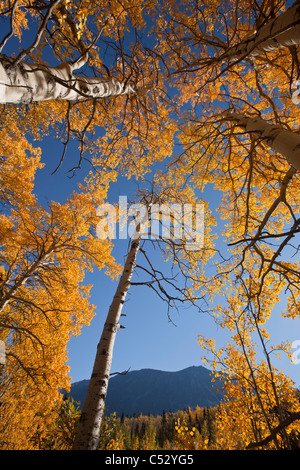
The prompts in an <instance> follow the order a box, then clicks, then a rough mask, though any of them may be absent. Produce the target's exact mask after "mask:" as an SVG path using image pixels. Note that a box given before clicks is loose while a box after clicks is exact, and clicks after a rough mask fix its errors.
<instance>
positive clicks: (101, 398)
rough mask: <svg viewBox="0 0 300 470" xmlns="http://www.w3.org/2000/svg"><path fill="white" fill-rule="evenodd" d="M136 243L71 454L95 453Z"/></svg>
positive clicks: (108, 320) (108, 323)
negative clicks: (89, 451) (75, 451)
mask: <svg viewBox="0 0 300 470" xmlns="http://www.w3.org/2000/svg"><path fill="white" fill-rule="evenodd" d="M139 245H140V239H136V240H133V241H132V243H131V247H130V251H129V253H128V255H127V259H126V262H125V266H124V270H123V274H122V276H121V278H120V281H119V284H118V287H117V290H116V293H115V296H114V298H113V301H112V304H111V306H110V308H109V312H108V315H107V318H106V322H105V325H104V328H103V332H102V335H101V339H100V342H99V344H98V346H97V353H96V358H95V362H94V367H93V372H92V375H91V378H90V382H89V387H88V390H87V395H86V398H85V402H84V405H83V409H82V413H81V417H80V421H79V425H78V429H77V435H76V437H75V440H74V444H73V450H97V448H98V445H99V434H100V426H101V421H102V417H103V413H104V407H105V399H106V394H107V388H108V381H109V375H110V370H111V363H112V357H113V348H114V342H115V337H116V334H117V332H118V330H119V328H120V325H119V320H120V316H121V312H122V308H123V304H124V301H125V297H126V294H127V292H128V289H129V287H130V281H131V277H132V274H133V271H134V268H135V260H136V256H137V253H138V250H139Z"/></svg>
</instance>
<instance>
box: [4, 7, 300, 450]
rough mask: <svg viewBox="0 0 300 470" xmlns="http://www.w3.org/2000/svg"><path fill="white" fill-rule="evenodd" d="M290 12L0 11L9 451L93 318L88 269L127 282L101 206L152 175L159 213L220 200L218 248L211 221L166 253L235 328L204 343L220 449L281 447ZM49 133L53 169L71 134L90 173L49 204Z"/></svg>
mask: <svg viewBox="0 0 300 470" xmlns="http://www.w3.org/2000/svg"><path fill="white" fill-rule="evenodd" d="M299 15H300V3H299V1H296V2H294V3H293V4H292V3H290V2H284V1H282V0H270V1H250V2H249V1H244V0H227V1H226V2H222V1H219V0H203V1H201V2H200V1H198V0H188V1H185V2H181V1H170V2H165V1H161V2H156V1H153V2H147V1H145V0H126V1H125V2H124V1H123V2H119V1H109V2H106V1H101V2H99V1H96V0H92V1H88V0H75V1H72V2H71V1H70V0H51V1H46V0H5V1H3V2H2V4H1V6H0V17H1V19H2V20H3V25H4V29H5V31H4V32H3V37H2V38H0V49H1V50H0V52H1V56H0V102H1V114H0V122H1V128H0V133H1V139H0V147H1V155H0V157H1V170H0V171H1V173H0V178H1V193H0V194H1V203H2V206H1V208H2V212H1V216H0V217H1V227H0V231H1V254H0V256H1V267H0V269H1V300H0V307H1V310H0V324H1V330H0V334H1V337H0V338H1V339H5V340H6V341H7V342H8V343H9V350H8V357H9V358H10V360H9V363H8V366H6V367H5V368H2V382H3V385H1V394H2V395H3V398H1V400H2V401H3V403H4V404H5V406H3V408H1V409H2V410H7V411H5V413H6V417H5V420H4V423H5V424H4V427H3V442H5V443H7V442H9V443H13V444H10V445H13V446H16V447H19V448H22V447H24V446H28V447H29V448H30V446H31V444H30V443H29V441H30V439H29V437H28V435H29V434H30V431H29V429H28V422H29V421H30V420H34V422H35V429H37V428H38V427H39V426H41V420H39V419H36V418H35V417H36V416H41V415H43V412H44V411H42V410H41V408H40V404H41V403H42V396H43V395H44V393H45V392H44V391H45V390H46V389H47V390H51V393H49V394H47V397H48V402H47V403H46V402H43V406H45V409H46V408H47V411H49V409H50V407H51V404H53V402H54V401H55V400H57V399H58V388H59V387H60V388H62V387H64V386H65V385H66V383H67V369H66V367H65V361H66V348H67V343H68V340H69V338H70V336H71V335H73V334H77V333H79V332H80V329H81V326H82V325H83V324H88V323H89V321H90V319H91V317H92V315H93V308H92V306H91V305H90V303H89V301H88V291H89V288H88V286H85V285H84V274H85V272H86V270H88V269H92V267H93V266H95V267H97V268H99V269H103V268H107V269H108V273H109V274H111V275H112V277H114V276H115V275H117V274H119V273H120V267H119V266H117V264H116V263H115V261H114V259H113V257H112V254H111V250H112V246H113V245H112V242H111V241H109V240H100V239H99V238H97V236H96V233H95V227H96V225H97V220H98V219H97V214H96V210H97V207H98V206H99V205H100V204H102V203H103V202H104V201H105V200H106V198H107V191H108V189H109V187H110V186H111V185H112V184H113V183H114V182H115V181H117V178H118V177H119V176H120V175H122V176H125V177H127V178H134V179H136V180H139V181H141V182H142V183H143V181H145V177H146V175H147V177H149V178H151V179H152V180H153V182H154V183H155V184H154V187H155V191H156V193H157V194H162V195H163V198H164V201H166V203H169V204H171V203H172V202H174V201H175V200H178V201H180V202H182V201H186V200H188V201H189V202H193V203H196V202H197V201H203V199H204V192H205V189H206V188H208V187H209V188H213V189H214V190H215V191H219V192H220V193H221V195H222V202H221V205H220V207H219V210H218V212H219V217H220V219H221V220H223V221H224V222H225V229H224V231H223V233H222V240H221V242H222V246H221V245H220V244H218V245H217V244H216V243H215V242H214V240H213V239H214V236H213V229H212V228H211V225H212V224H213V223H214V221H213V219H212V218H210V217H207V218H206V227H205V243H204V249H203V250H202V251H201V253H198V252H197V251H195V252H193V253H191V252H188V251H187V250H182V247H181V246H180V245H179V246H176V244H173V246H172V249H170V259H171V261H172V262H173V263H174V264H176V265H177V266H178V267H179V268H180V269H182V272H184V273H185V275H186V279H188V280H189V282H190V284H189V286H188V287H187V288H186V287H185V286H184V285H183V286H182V288H181V290H182V292H181V294H182V295H183V296H186V295H187V293H188V294H189V295H190V294H191V295H190V297H191V299H194V298H195V297H194V294H195V293H196V294H195V295H196V297H198V298H199V299H202V300H203V299H204V300H205V303H204V304H201V305H204V307H202V308H203V310H205V311H209V313H210V314H212V315H213V316H214V318H215V321H216V323H217V324H218V325H220V326H221V327H222V328H224V329H227V330H228V332H229V334H230V335H232V339H231V341H230V342H229V343H228V345H227V346H226V347H224V348H223V349H222V350H216V348H215V345H214V342H213V340H211V339H208V338H203V337H202V336H201V337H199V343H200V344H201V346H202V348H204V349H205V348H206V349H207V350H208V351H209V352H210V353H212V354H213V358H214V359H213V363H212V365H213V368H214V369H216V370H217V371H218V373H219V372H220V368H221V371H222V372H224V373H225V376H226V377H227V380H226V391H227V393H228V400H229V404H228V405H227V406H224V408H223V409H222V410H221V411H220V413H219V415H218V418H217V419H218V420H219V421H218V422H220V427H219V429H220V430H222V431H220V441H219V446H220V448H228V446H229V447H232V448H246V447H247V446H249V445H250V447H251V446H252V447H255V446H257V447H259V446H263V445H266V446H269V447H270V448H276V449H282V448H285V449H291V446H292V444H291V442H292V438H291V434H292V433H294V434H293V435H295V433H296V435H299V421H298V417H299V415H298V414H299V401H298V399H297V398H296V396H295V394H294V384H293V382H292V381H291V380H290V379H289V378H288V377H286V376H285V374H284V373H283V372H281V371H277V370H276V369H275V368H274V366H273V363H272V353H273V351H276V350H277V349H280V350H281V351H282V352H283V353H287V354H290V345H288V344H283V343H282V344H280V345H278V344H273V343H272V338H269V333H268V331H267V327H266V323H267V321H268V320H269V319H270V318H271V317H272V312H273V310H274V307H275V306H278V305H281V303H280V302H281V298H282V296H285V297H286V299H287V301H286V305H285V306H284V307H283V308H282V315H283V317H287V318H292V319H294V318H297V317H299V293H300V290H299V258H298V249H299V244H298V243H297V234H298V232H299V223H300V219H299V189H298V188H299V170H300V158H299V155H300V154H299V149H300V136H299V131H298V123H299V120H300V115H299V109H300V108H299V103H298V100H297V86H298V81H299V76H300V68H299V58H298V47H299V42H300V34H299V32H300V31H299V28H300V26H299V21H300V19H299ZM45 136H52V137H53V138H54V139H57V140H59V141H60V142H61V154H60V155H59V156H58V157H53V159H55V158H56V161H55V171H60V167H61V165H62V163H63V162H64V163H65V164H66V163H67V164H68V154H69V151H70V143H71V141H73V142H75V141H76V142H77V145H78V158H77V161H76V164H75V166H74V165H73V164H71V163H70V166H69V168H68V172H69V175H72V174H73V173H74V172H77V173H78V171H79V170H80V169H81V167H82V165H83V162H85V163H86V164H87V165H88V168H89V171H88V176H86V175H85V178H82V184H81V185H80V187H79V188H74V192H73V193H72V194H70V197H69V198H68V200H67V202H65V203H61V202H60V201H52V202H51V204H49V206H48V207H44V206H42V205H40V204H39V203H38V201H37V199H36V197H35V194H34V177H35V173H36V172H37V171H39V169H40V168H41V163H40V155H41V150H40V149H39V148H38V147H37V146H36V143H37V142H38V141H41V142H42V141H43V139H44V138H45ZM46 164H47V162H46ZM51 165H53V162H51ZM297 194H298V196H297ZM205 203H206V201H205ZM207 211H208V209H207ZM207 213H208V212H207ZM224 246H225V249H224ZM172 255H173V256H172ZM212 264H213V266H214V273H213V274H211V271H210V270H207V269H206V267H207V266H208V265H209V266H211V265H212ZM219 297H222V300H223V302H221V303H220V304H216V303H215V304H213V303H212V301H213V299H216V301H215V302H218V298H219ZM187 321H188V320H187ZM254 337H255V338H258V341H257V342H256V341H255V340H254ZM258 349H261V350H262V352H263V355H264V359H262V360H260V359H258V358H257V357H256V353H257V350H258ZM25 377H26V380H27V379H28V380H29V378H30V384H31V385H30V386H28V394H25V395H23V396H24V401H26V405H25V404H24V402H23V401H22V400H20V399H19V396H20V395H21V394H22V391H23V390H24V381H25ZM228 377H229V379H230V380H228ZM235 379H236V381H235ZM8 384H9V385H8ZM37 396H39V397H41V398H40V400H41V401H39V400H38V399H37V398H36V397H37ZM233 401H235V405H234V406H233V407H231V403H232V402H233ZM236 404H237V405H236ZM15 407H17V409H19V410H20V411H19V412H18V413H16V416H17V417H16V418H14V419H15V421H10V416H11V412H12V411H11V410H13V409H15ZM274 407H276V413H275V412H270V410H274ZM27 409H28V410H30V412H29V411H27V418H28V421H26V420H24V419H23V411H22V410H27ZM287 416H293V419H292V420H287ZM27 418H26V419H27ZM9 422H11V423H12V424H11V425H9V424H8V423H9ZM233 423H235V424H233ZM285 423H287V424H285ZM18 427H19V428H20V427H21V428H22V429H23V432H22V433H21V432H20V429H18V431H17V428H18ZM241 427H243V434H242V435H241V434H240V429H241ZM223 430H224V431H223ZM222 432H224V438H223V437H222ZM28 433H29V434H28ZM297 433H298V434H297ZM293 442H294V441H293ZM259 443H261V444H259Z"/></svg>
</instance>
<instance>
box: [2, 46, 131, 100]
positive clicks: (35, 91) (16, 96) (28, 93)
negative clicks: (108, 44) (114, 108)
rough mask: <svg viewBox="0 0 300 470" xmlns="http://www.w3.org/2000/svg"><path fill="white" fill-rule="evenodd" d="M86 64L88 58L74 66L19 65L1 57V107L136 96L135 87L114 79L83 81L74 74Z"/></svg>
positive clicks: (72, 64)
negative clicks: (116, 96) (61, 100)
mask: <svg viewBox="0 0 300 470" xmlns="http://www.w3.org/2000/svg"><path fill="white" fill-rule="evenodd" d="M86 61H87V55H85V56H84V57H82V58H80V59H79V60H78V61H76V62H75V63H70V62H66V63H62V64H60V65H58V66H57V67H48V66H46V65H43V64H29V63H26V62H17V61H14V59H11V58H9V57H6V56H4V55H0V103H15V104H28V103H31V102H32V101H45V100H57V99H63V100H67V101H77V100H82V99H87V98H105V97H107V96H115V95H125V94H134V93H135V89H134V87H133V86H132V85H130V84H127V83H123V82H120V81H118V80H115V79H113V78H101V77H100V78H99V77H81V76H79V75H75V74H74V73H73V72H74V70H77V69H79V68H81V67H82V65H84V64H85V63H86Z"/></svg>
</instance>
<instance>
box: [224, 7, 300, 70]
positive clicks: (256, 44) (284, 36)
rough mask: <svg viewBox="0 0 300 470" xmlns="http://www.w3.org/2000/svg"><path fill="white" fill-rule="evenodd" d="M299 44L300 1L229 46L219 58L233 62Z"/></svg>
mask: <svg viewBox="0 0 300 470" xmlns="http://www.w3.org/2000/svg"><path fill="white" fill-rule="evenodd" d="M297 44H300V2H299V1H296V2H295V3H294V4H293V5H292V6H291V7H290V8H288V9H287V10H286V11H285V12H284V13H282V14H281V15H279V16H277V17H276V18H274V19H272V20H270V21H268V23H267V24H265V25H264V26H262V27H261V28H260V29H259V30H258V31H257V32H255V33H254V34H253V35H251V36H250V37H248V38H246V39H244V40H242V41H241V42H239V43H238V44H237V45H235V46H233V47H230V48H229V49H228V50H227V51H226V52H225V53H224V54H222V56H221V57H220V60H224V61H227V60H228V61H229V62H233V61H236V60H241V59H244V58H246V57H255V56H257V55H259V54H261V53H263V52H267V51H273V50H276V49H278V48H281V47H288V46H293V45H297Z"/></svg>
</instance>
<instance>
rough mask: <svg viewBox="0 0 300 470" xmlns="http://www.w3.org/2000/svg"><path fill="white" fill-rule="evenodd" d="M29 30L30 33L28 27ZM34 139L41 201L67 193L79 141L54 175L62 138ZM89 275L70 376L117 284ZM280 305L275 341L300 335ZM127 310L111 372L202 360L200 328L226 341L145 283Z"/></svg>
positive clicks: (113, 196)
mask: <svg viewBox="0 0 300 470" xmlns="http://www.w3.org/2000/svg"><path fill="white" fill-rule="evenodd" d="M2 26H3V25H2ZM3 34H4V32H3ZM28 34H29V36H30V31H29V32H28ZM16 42H17V41H16ZM16 42H15V43H14V42H13V41H11V42H10V44H9V46H10V50H7V53H8V54H10V52H11V51H13V50H14V47H15V46H14V44H15V45H16ZM18 47H19V44H17V48H18ZM36 145H37V146H41V148H42V150H43V158H42V160H43V162H45V163H46V167H45V168H44V169H43V170H40V171H39V172H38V174H37V180H36V192H37V195H38V197H39V200H40V202H42V203H46V201H47V200H52V199H53V200H57V201H60V200H63V199H65V198H66V197H67V196H68V195H69V194H70V192H71V191H72V190H73V189H74V188H75V187H76V183H77V182H78V181H80V180H82V179H83V177H84V169H83V170H82V171H80V172H78V173H77V175H76V176H75V177H74V178H72V179H69V178H68V177H67V176H66V174H65V171H66V170H67V169H69V168H71V167H72V166H73V164H74V162H76V159H77V157H78V150H77V148H76V145H75V146H74V147H73V146H71V145H70V147H69V150H68V152H67V157H66V159H65V162H64V164H63V165H62V167H61V168H60V170H59V172H58V173H56V174H55V175H51V173H52V171H53V170H54V169H55V167H56V165H57V163H58V161H59V159H60V156H61V152H62V144H61V142H59V141H56V140H55V139H54V138H53V137H52V136H50V137H46V138H45V139H44V140H43V142H37V143H36ZM135 186H136V185H135V182H134V181H132V182H131V183H130V184H128V182H125V181H124V180H122V181H119V182H118V183H116V184H115V185H114V186H113V187H112V189H111V193H110V198H109V201H108V202H115V201H116V200H117V199H118V196H119V195H127V196H128V198H130V197H132V196H133V192H134V189H135ZM205 196H206V198H207V200H208V201H209V202H210V209H211V211H212V215H215V216H216V215H217V214H216V212H215V209H216V205H217V202H218V194H217V193H215V192H214V191H213V190H212V189H211V188H208V190H207V191H206V194H205ZM220 228H221V227H220V224H219V225H218V226H217V228H216V230H218V231H219V230H220ZM127 244H128V242H127V241H122V240H116V241H115V247H114V250H113V254H114V256H115V257H116V259H117V261H119V262H120V263H122V262H123V260H124V256H125V255H126V251H127ZM151 256H152V257H153V258H154V257H155V263H161V259H160V255H159V254H158V253H152V255H151ZM138 260H139V258H138ZM86 281H87V282H89V283H92V284H93V285H94V287H93V289H92V297H91V301H92V303H93V304H95V305H96V307H97V308H96V316H95V317H94V319H93V321H92V323H91V325H90V326H87V327H84V328H83V330H82V334H81V335H80V336H78V337H77V338H73V339H72V340H71V341H70V344H69V361H68V364H69V365H70V368H71V371H70V376H71V378H72V382H75V381H78V380H82V379H88V378H89V377H90V374H91V371H92V367H93V362H94V357H95V352H96V347H97V343H98V341H99V338H100V335H101V332H102V328H103V325H104V322H105V317H106V314H107V312H108V308H109V306H110V303H111V301H112V298H113V295H114V292H115V289H116V282H112V281H111V279H110V278H109V277H107V276H106V275H105V274H104V272H98V271H95V272H94V273H93V274H88V276H87V279H86ZM280 309H281V306H278V307H277V308H276V310H275V311H274V314H273V316H272V319H271V321H270V322H269V323H270V324H268V325H267V326H268V327H269V331H270V336H271V342H272V343H280V342H281V341H286V340H288V341H291V342H292V341H297V340H300V320H297V321H296V320H294V321H291V320H286V319H282V318H281V316H280ZM123 312H124V313H125V314H126V317H122V324H123V326H125V327H126V328H125V329H121V330H120V331H119V333H118V335H117V339H116V343H115V350H114V357H113V364H112V372H121V371H124V370H127V369H128V368H131V370H137V369H142V368H154V369H161V370H168V371H176V370H180V369H183V368H185V367H189V366H192V365H202V362H201V357H202V356H203V351H202V350H201V348H200V346H199V345H198V344H197V334H198V333H200V334H202V335H204V336H206V337H208V338H214V339H216V341H217V345H218V346H222V345H224V343H225V341H226V337H225V335H224V332H223V330H221V329H220V328H218V327H217V326H216V325H215V323H214V321H213V319H212V318H211V317H209V316H208V315H206V314H200V313H198V311H197V310H195V309H193V308H192V307H190V308H182V309H181V310H180V311H179V312H177V311H175V312H174V313H173V315H172V320H173V322H174V323H175V325H176V326H174V324H173V323H170V322H169V319H168V317H167V308H166V305H165V304H164V303H162V301H161V300H160V299H158V298H157V297H156V295H155V293H154V292H153V291H151V290H150V289H149V288H147V287H141V286H138V287H136V286H132V287H131V289H130V291H129V294H128V297H127V300H126V303H125V305H124V310H123ZM299 358H300V355H299ZM280 368H282V369H283V370H284V372H285V373H287V374H289V375H290V376H291V377H292V379H293V380H294V381H295V382H296V384H298V385H300V364H297V365H295V364H291V362H290V360H285V361H282V363H281V364H280Z"/></svg>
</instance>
